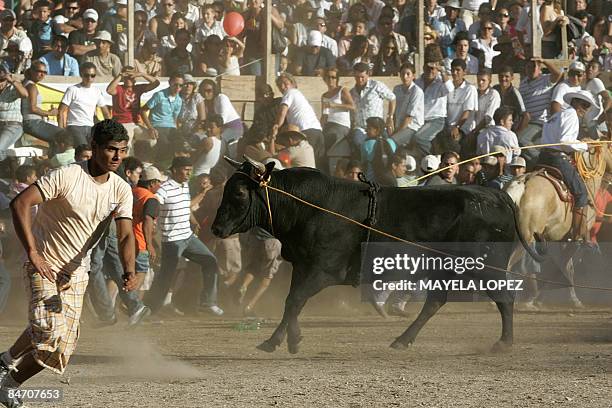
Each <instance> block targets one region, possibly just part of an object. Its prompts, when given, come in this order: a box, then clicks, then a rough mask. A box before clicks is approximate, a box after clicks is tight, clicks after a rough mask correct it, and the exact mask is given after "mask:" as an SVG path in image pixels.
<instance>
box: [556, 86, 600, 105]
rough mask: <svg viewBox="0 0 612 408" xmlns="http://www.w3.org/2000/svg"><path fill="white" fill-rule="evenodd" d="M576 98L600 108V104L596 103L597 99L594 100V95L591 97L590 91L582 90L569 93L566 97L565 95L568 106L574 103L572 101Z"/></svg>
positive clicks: (564, 98)
mask: <svg viewBox="0 0 612 408" xmlns="http://www.w3.org/2000/svg"><path fill="white" fill-rule="evenodd" d="M575 98H578V99H582V100H583V101H586V102H588V103H589V104H590V105H591V106H596V107H599V104H598V103H597V102H596V101H595V99H593V95H591V93H590V92H589V91H585V90H582V89H581V90H580V91H576V92H568V93H566V94H565V95H563V100H564V101H565V103H567V104H568V105H569V104H570V103H572V99H575Z"/></svg>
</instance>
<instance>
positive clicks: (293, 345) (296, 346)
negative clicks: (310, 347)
mask: <svg viewBox="0 0 612 408" xmlns="http://www.w3.org/2000/svg"><path fill="white" fill-rule="evenodd" d="M301 341H302V336H300V337H298V338H297V339H296V340H295V341H287V349H288V350H289V353H290V354H297V353H298V351H300V342H301Z"/></svg>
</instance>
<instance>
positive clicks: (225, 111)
mask: <svg viewBox="0 0 612 408" xmlns="http://www.w3.org/2000/svg"><path fill="white" fill-rule="evenodd" d="M199 92H200V95H202V96H203V97H204V101H203V102H202V104H203V106H204V112H205V114H206V116H205V117H208V116H210V115H213V114H215V113H216V114H217V115H221V117H222V118H223V133H222V135H221V139H222V140H223V141H224V142H225V143H228V144H229V143H231V142H233V141H235V140H238V139H240V138H241V137H242V134H243V133H244V127H243V125H242V120H241V119H240V115H238V112H236V109H234V106H233V105H232V102H231V101H230V99H229V98H228V97H227V95H224V94H222V93H220V92H219V88H218V86H217V83H216V82H215V81H213V80H212V79H204V80H203V81H202V82H201V83H200V88H199Z"/></svg>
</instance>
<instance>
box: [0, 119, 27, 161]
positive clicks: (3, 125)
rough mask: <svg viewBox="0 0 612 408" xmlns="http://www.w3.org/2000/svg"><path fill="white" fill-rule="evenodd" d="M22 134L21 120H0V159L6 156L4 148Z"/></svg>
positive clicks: (13, 142) (15, 141) (9, 145)
mask: <svg viewBox="0 0 612 408" xmlns="http://www.w3.org/2000/svg"><path fill="white" fill-rule="evenodd" d="M22 135H23V128H22V127H21V122H0V160H4V159H5V158H6V149H8V148H9V147H11V146H13V145H14V144H15V143H17V141H18V140H19V139H20V138H21V136H22Z"/></svg>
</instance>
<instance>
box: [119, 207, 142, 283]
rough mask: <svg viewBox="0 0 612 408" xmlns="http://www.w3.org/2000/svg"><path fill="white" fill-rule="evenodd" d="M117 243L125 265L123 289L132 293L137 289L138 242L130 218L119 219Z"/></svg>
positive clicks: (120, 256) (122, 262)
mask: <svg viewBox="0 0 612 408" xmlns="http://www.w3.org/2000/svg"><path fill="white" fill-rule="evenodd" d="M115 222H116V223H117V241H118V242H119V258H120V259H121V264H122V265H123V272H124V273H123V289H124V290H126V291H131V290H134V289H136V286H137V285H138V281H137V280H136V272H135V270H136V242H135V240H134V231H133V230H132V220H130V219H129V218H118V219H117V220H116V221H115Z"/></svg>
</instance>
